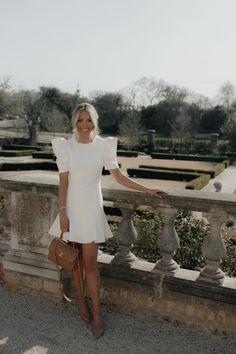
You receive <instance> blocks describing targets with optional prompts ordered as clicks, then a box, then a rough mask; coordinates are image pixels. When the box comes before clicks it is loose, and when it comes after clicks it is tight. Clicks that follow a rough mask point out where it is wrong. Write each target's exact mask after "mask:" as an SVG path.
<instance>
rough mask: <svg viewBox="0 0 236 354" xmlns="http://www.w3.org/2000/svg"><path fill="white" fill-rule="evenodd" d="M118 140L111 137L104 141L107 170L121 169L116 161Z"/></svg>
mask: <svg viewBox="0 0 236 354" xmlns="http://www.w3.org/2000/svg"><path fill="white" fill-rule="evenodd" d="M116 150H117V138H113V137H109V138H105V139H104V146H103V162H104V167H105V169H106V170H112V169H115V168H119V165H118V162H117V159H116Z"/></svg>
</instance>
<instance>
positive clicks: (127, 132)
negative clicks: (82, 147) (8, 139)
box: [0, 77, 236, 150]
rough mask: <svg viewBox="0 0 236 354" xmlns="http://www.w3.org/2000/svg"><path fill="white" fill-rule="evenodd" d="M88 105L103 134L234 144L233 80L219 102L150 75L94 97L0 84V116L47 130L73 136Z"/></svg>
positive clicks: (221, 92) (235, 104)
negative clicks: (214, 137) (218, 139)
mask: <svg viewBox="0 0 236 354" xmlns="http://www.w3.org/2000/svg"><path fill="white" fill-rule="evenodd" d="M85 101H86V102H90V103H92V104H93V105H94V106H95V107H96V109H97V111H98V113H99V117H100V118H99V127H100V130H101V132H102V133H103V134H112V135H118V134H120V135H122V136H130V137H135V136H137V135H139V134H140V133H142V132H144V131H146V130H147V129H154V130H156V132H157V133H158V134H159V135H160V136H162V137H175V138H178V139H180V140H181V139H183V138H184V139H186V138H192V137H194V135H195V134H196V133H219V134H220V135H222V136H224V137H225V138H227V139H229V140H232V144H235V145H236V142H235V143H234V142H233V141H234V140H236V139H234V138H232V139H231V137H232V136H233V137H235V136H236V127H235V126H236V98H235V88H234V86H233V84H232V83H230V82H226V83H225V84H224V85H222V86H221V87H220V89H219V94H218V97H217V100H216V101H215V104H214V103H213V102H211V101H210V100H209V99H208V98H207V97H203V96H200V95H196V94H193V93H192V92H190V91H189V90H188V89H186V88H182V87H178V86H175V85H169V84H167V83H166V82H164V81H161V80H159V81H157V80H155V79H153V78H147V77H143V78H141V79H139V80H137V81H136V82H135V83H134V84H133V85H132V86H131V87H128V88H126V89H124V90H122V92H101V91H97V92H94V93H93V94H92V95H91V96H90V97H83V96H82V95H81V94H80V91H79V90H77V91H76V92H75V93H73V94H72V93H68V92H63V91H61V90H59V89H58V88H56V87H40V89H38V90H37V91H35V90H17V91H16V90H13V89H12V87H11V85H10V83H9V80H3V81H1V82H0V116H1V117H7V116H8V117H9V116H18V117H21V118H23V119H24V120H25V121H26V122H27V123H28V124H34V123H38V124H39V126H40V130H43V131H50V132H71V114H72V110H73V108H74V107H75V105H76V104H78V103H81V102H85ZM234 148H235V147H234ZM235 150H236V149H235Z"/></svg>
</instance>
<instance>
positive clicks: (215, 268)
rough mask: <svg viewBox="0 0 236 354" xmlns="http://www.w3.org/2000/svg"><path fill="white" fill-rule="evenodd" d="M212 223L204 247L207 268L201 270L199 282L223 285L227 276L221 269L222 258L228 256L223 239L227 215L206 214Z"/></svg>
mask: <svg viewBox="0 0 236 354" xmlns="http://www.w3.org/2000/svg"><path fill="white" fill-rule="evenodd" d="M206 217H207V219H208V221H209V223H210V228H209V232H208V235H207V237H206V239H205V241H204V242H203V245H202V253H203V255H204V257H205V262H206V266H205V267H204V268H203V269H202V270H201V272H200V275H199V277H198V280H200V281H207V282H211V283H215V284H218V285H221V284H222V283H223V281H224V277H225V274H224V272H223V271H222V270H221V269H220V268H219V265H220V263H221V258H223V257H225V256H226V248H225V244H224V240H223V239H222V237H221V227H222V224H223V222H224V221H225V219H226V216H225V215H222V214H221V215H219V214H217V213H206Z"/></svg>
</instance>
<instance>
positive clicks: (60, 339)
mask: <svg viewBox="0 0 236 354" xmlns="http://www.w3.org/2000/svg"><path fill="white" fill-rule="evenodd" d="M0 308H1V312H0V313H1V317H0V353H1V354H113V353H114V354H126V353H127V354H154V353H158V354H190V353H191V354H199V353H202V354H208V353H209V354H213V353H214V354H234V353H235V348H236V338H233V337H226V336H224V335H220V334H210V333H205V332H201V331H200V330H197V329H194V328H187V327H183V326H180V325H174V324H171V323H168V322H163V321H162V322H161V321H159V320H157V319H156V320H155V319H149V318H142V319H140V318H135V317H133V316H128V315H125V314H120V313H118V312H115V311H114V310H112V309H111V308H109V307H108V306H105V305H103V321H104V324H105V334H104V336H103V337H101V338H100V339H95V338H94V337H93V335H92V333H91V329H90V328H89V327H88V326H86V325H85V324H84V322H83V321H82V320H81V319H80V317H79V311H78V306H77V304H69V303H67V304H63V303H60V304H53V303H51V302H49V301H47V302H46V301H45V300H41V299H38V298H34V297H31V296H29V295H21V294H16V293H12V292H8V291H6V290H5V289H4V288H3V287H2V286H1V285H0Z"/></svg>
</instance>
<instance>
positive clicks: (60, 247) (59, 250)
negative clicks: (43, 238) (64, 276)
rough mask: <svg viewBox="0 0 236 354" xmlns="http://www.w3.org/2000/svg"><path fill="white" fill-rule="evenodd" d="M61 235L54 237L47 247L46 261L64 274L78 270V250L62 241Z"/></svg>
mask: <svg viewBox="0 0 236 354" xmlns="http://www.w3.org/2000/svg"><path fill="white" fill-rule="evenodd" d="M62 236H63V233H61V235H60V237H55V238H54V239H53V240H52V242H51V243H50V245H49V247H48V259H49V260H50V261H52V262H54V263H55V264H57V265H58V266H60V267H61V268H63V269H64V270H65V271H66V272H72V271H74V270H76V269H78V265H79V250H78V249H77V248H75V246H74V244H71V243H68V242H65V241H63V239H62Z"/></svg>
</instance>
